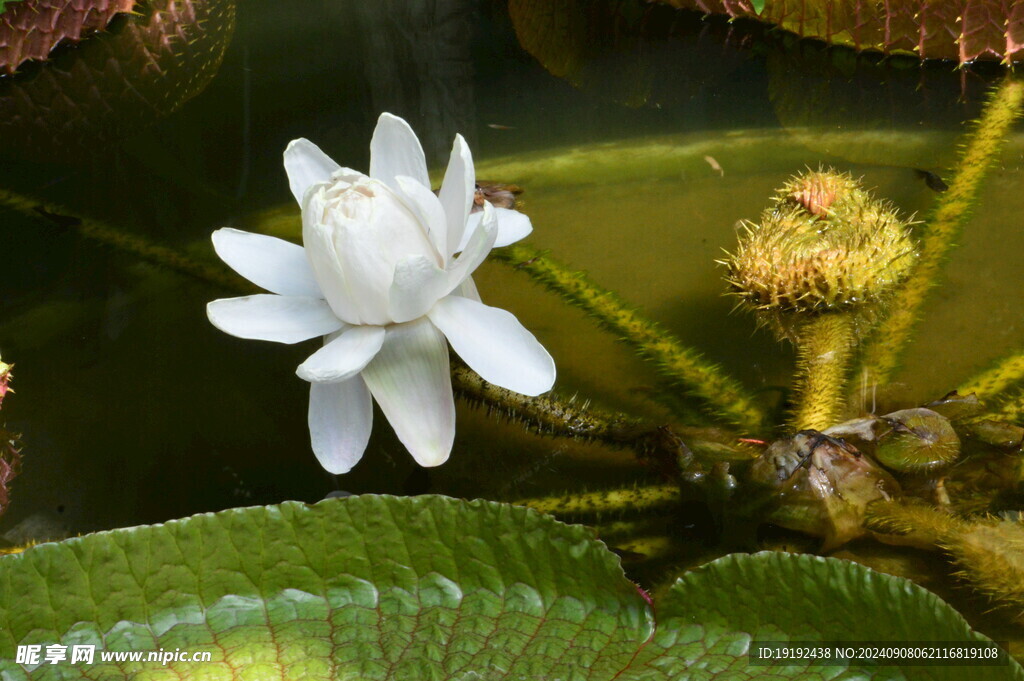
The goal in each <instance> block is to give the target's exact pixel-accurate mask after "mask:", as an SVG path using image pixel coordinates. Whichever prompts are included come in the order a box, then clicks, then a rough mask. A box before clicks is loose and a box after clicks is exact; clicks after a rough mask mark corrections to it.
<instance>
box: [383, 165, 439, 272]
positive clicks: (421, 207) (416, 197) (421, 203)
mask: <svg viewBox="0 0 1024 681" xmlns="http://www.w3.org/2000/svg"><path fill="white" fill-rule="evenodd" d="M395 180H396V181H397V182H398V186H399V187H401V191H400V192H399V195H400V196H401V197H402V198H403V199H405V200H406V202H407V203H408V206H409V209H410V210H412V212H413V213H414V214H415V215H416V217H417V218H419V220H420V223H421V224H422V225H423V227H424V228H425V229H426V231H427V236H428V237H430V243H431V244H433V245H434V248H435V249H436V250H437V253H438V256H439V259H443V262H447V259H448V256H449V255H450V254H449V253H448V246H447V243H448V225H447V221H446V219H445V213H444V208H442V207H441V201H440V200H438V198H437V196H435V195H434V192H432V191H430V189H429V188H428V187H424V186H423V185H422V184H420V183H419V182H417V181H416V180H414V179H412V178H411V177H408V176H406V175H399V176H398V177H397V178H395Z"/></svg>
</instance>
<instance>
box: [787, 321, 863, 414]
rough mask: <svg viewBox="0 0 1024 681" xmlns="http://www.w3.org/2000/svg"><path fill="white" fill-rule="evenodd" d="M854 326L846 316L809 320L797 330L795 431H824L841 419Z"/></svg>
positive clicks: (851, 352) (844, 402)
mask: <svg viewBox="0 0 1024 681" xmlns="http://www.w3.org/2000/svg"><path fill="white" fill-rule="evenodd" d="M854 330H855V324H854V321H853V318H852V317H851V316H850V315H849V314H845V313H826V314H822V315H819V316H817V317H815V318H813V319H810V320H808V321H806V322H804V324H803V325H802V326H801V327H800V329H799V330H798V331H797V341H796V345H797V379H796V391H797V400H796V408H795V409H794V411H793V417H792V419H791V425H792V426H793V427H794V428H795V429H796V430H806V429H811V428H813V429H814V430H824V429H826V428H828V427H829V426H832V425H835V424H836V423H839V422H840V420H842V417H843V415H844V414H843V412H844V410H845V404H846V376H847V371H848V369H849V364H850V358H851V356H852V354H853V346H854Z"/></svg>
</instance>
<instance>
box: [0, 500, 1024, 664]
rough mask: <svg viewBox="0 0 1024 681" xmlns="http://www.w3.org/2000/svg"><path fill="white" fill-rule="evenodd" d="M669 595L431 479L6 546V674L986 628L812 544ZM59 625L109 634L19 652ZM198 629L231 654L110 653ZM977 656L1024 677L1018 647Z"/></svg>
mask: <svg viewBox="0 0 1024 681" xmlns="http://www.w3.org/2000/svg"><path fill="white" fill-rule="evenodd" d="M657 610H658V614H659V619H660V623H659V624H658V626H657V630H656V631H655V626H654V610H653V609H652V608H651V607H650V606H649V605H648V603H647V602H646V600H645V599H644V597H643V596H642V594H641V593H640V592H639V591H638V590H637V588H636V587H635V585H633V584H632V583H631V582H630V581H629V580H627V579H626V578H625V577H624V576H623V573H622V570H621V568H620V566H619V562H618V559H617V557H616V556H615V555H614V554H612V553H611V552H609V551H608V550H607V548H606V547H605V546H604V544H602V543H601V542H600V541H597V540H596V539H595V538H594V537H593V534H592V533H591V532H590V531H589V530H587V529H586V528H583V527H580V526H571V525H564V524H562V523H559V522H557V521H555V520H554V519H553V518H551V517H549V516H545V515H542V514H540V513H537V512H535V511H531V510H528V509H525V508H521V507H515V506H509V505H505V504H497V503H491V502H484V501H474V502H464V501H459V500H454V499H448V498H444V497H431V496H427V497H417V498H397V497H386V496H362V497H351V498H347V499H332V500H329V501H325V502H322V503H320V504H316V505H314V506H308V505H305V504H300V503H291V502H289V503H285V504H282V505H280V506H269V507H257V508H247V509H235V510H230V511H224V512H222V513H217V514H204V515H199V516H194V517H192V518H188V519H185V520H180V521H173V522H169V523H166V524H163V525H156V526H150V527H137V528H129V529H124V530H116V531H112V532H104V533H99V534H94V535H90V536H86V537H81V538H76V539H70V540H67V541H64V542H61V543H58V544H44V545H40V546H37V547H34V548H32V549H29V550H28V551H26V552H25V553H24V554H21V555H17V556H8V557H5V558H3V559H0V678H2V679H5V680H7V679H10V680H14V679H27V678H31V679H79V678H83V677H88V678H102V679H127V678H133V679H164V678H167V679H180V678H189V679H203V680H211V681H212V680H219V679H260V680H273V679H356V678H358V679H416V680H419V679H439V680H440V679H467V680H468V679H492V678H493V679H555V678H560V679H579V680H581V681H582V680H590V679H620V680H629V679H637V680H639V679H645V680H650V681H657V680H665V681H667V680H668V679H679V678H684V676H681V674H684V671H685V678H709V679H710V678H722V679H725V678H739V677H737V676H736V675H735V671H736V670H739V669H744V670H746V673H747V674H750V675H755V673H756V672H758V671H762V672H763V671H771V673H773V674H775V675H776V678H853V676H856V674H857V673H858V672H857V671H856V670H854V669H848V668H846V667H817V668H813V670H812V669H811V668H803V669H800V668H793V667H787V668H784V669H771V670H768V669H767V668H754V667H751V668H750V669H747V655H746V652H747V648H748V645H749V642H750V641H751V640H752V639H756V640H766V639H768V638H771V639H774V640H779V639H785V638H792V639H800V640H827V639H835V638H840V639H845V640H856V639H873V640H878V639H886V640H893V641H899V640H908V639H915V640H921V639H935V640H986V639H984V637H982V636H980V635H978V634H975V633H973V632H971V631H970V629H969V628H968V626H967V624H966V623H965V622H964V620H963V619H962V618H961V617H960V616H959V615H958V614H956V612H954V611H953V610H952V609H951V608H950V607H949V606H948V605H946V604H945V603H943V602H942V601H941V600H939V599H938V598H937V597H936V596H934V595H932V594H930V593H928V592H927V591H925V590H923V589H921V588H919V587H916V586H914V585H913V584H911V583H909V582H907V581H905V580H902V579H898V578H894V577H889V576H886V575H882V574H879V573H875V572H872V571H870V570H868V569H866V568H864V567H861V566H859V565H856V564H853V563H847V562H844V561H838V560H833V559H822V558H815V557H810V556H790V555H786V554H755V555H752V556H747V555H737V556H730V557H726V558H724V559H721V560H718V561H715V562H714V563H711V564H709V565H707V566H704V567H702V568H700V569H699V570H696V571H693V572H691V573H687V574H686V575H684V576H683V577H682V578H681V579H680V580H679V581H678V582H677V583H676V584H675V585H674V586H673V587H672V588H671V589H670V591H669V592H668V594H667V596H666V597H665V599H664V600H663V601H662V602H661V603H659V604H658V608H657ZM55 644H60V645H64V646H69V652H70V649H71V648H70V647H72V646H75V645H95V646H97V652H96V656H95V659H94V662H93V664H84V663H79V664H75V665H72V664H71V663H70V662H69V661H67V660H65V661H61V662H58V663H56V664H48V663H45V662H44V661H43V662H42V663H41V664H29V665H24V666H23V665H20V664H17V663H16V661H15V659H16V653H17V648H18V646H19V645H22V646H23V645H40V646H42V653H43V654H44V655H45V651H46V648H47V646H52V645H55ZM179 649H180V651H186V652H188V653H189V654H191V653H194V652H201V651H208V652H210V653H211V660H210V661H209V662H191V661H187V662H186V661H170V662H168V663H167V664H161V663H160V662H156V661H154V662H146V661H121V662H117V663H114V662H103V661H102V660H101V653H103V652H107V653H109V652H111V651H121V652H143V653H148V652H149V651H160V650H163V651H178V650H179ZM686 670H688V671H686ZM812 671H813V675H811V674H812ZM963 671H964V668H957V667H947V668H941V667H939V668H933V667H917V668H913V667H908V668H907V669H906V670H903V671H902V672H901V674H902V675H901V676H893V677H892V678H907V679H939V678H949V679H953V678H962V672H963ZM821 674H824V676H820V675H821ZM970 674H971V678H972V680H983V679H1021V678H1024V675H1022V673H1021V669H1020V667H1018V666H1017V665H1016V664H1015V663H1011V666H1002V667H979V668H972V669H971V670H970Z"/></svg>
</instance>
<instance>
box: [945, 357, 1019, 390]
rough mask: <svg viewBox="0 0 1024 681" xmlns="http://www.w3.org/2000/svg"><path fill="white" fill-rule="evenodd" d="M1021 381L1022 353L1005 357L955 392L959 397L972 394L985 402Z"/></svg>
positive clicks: (964, 383)
mask: <svg viewBox="0 0 1024 681" xmlns="http://www.w3.org/2000/svg"><path fill="white" fill-rule="evenodd" d="M1021 380H1024V352H1018V353H1016V354H1013V355H1010V356H1009V357H1005V358H1003V359H1002V360H1000V361H999V363H997V364H996V365H994V366H992V367H991V368H989V369H986V370H985V371H982V372H981V373H979V374H977V375H975V376H972V377H971V378H970V379H968V380H966V381H964V382H963V383H962V384H961V385H960V387H959V388H957V392H958V393H960V394H961V395H970V394H971V393H974V394H975V395H977V396H978V399H979V400H982V401H986V400H990V399H992V398H993V397H996V396H997V395H999V394H1000V393H1001V392H1003V391H1004V390H1006V389H1007V388H1009V387H1010V386H1012V385H1013V384H1015V383H1018V382H1019V381H1021Z"/></svg>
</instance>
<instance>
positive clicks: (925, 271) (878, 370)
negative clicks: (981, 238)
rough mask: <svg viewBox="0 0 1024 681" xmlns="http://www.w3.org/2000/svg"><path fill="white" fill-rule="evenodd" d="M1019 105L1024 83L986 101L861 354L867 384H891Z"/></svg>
mask: <svg viewBox="0 0 1024 681" xmlns="http://www.w3.org/2000/svg"><path fill="white" fill-rule="evenodd" d="M1022 103H1024V82H1022V81H1020V80H1016V79H1014V77H1013V76H1010V75H1008V76H1007V77H1006V79H1005V80H1004V81H1003V83H1002V84H1001V85H1000V86H999V87H998V88H997V89H996V90H995V91H994V92H993V93H992V95H991V96H990V97H989V99H988V102H987V103H986V105H985V109H984V111H983V113H982V115H981V118H980V119H979V120H978V122H977V123H976V124H975V125H974V126H973V129H972V130H971V132H970V133H969V134H968V136H967V138H966V140H965V142H964V147H963V150H962V152H961V154H960V158H959V161H958V163H957V167H956V174H955V175H954V176H953V179H952V180H951V181H950V183H949V189H948V190H947V191H946V192H944V193H943V194H942V195H941V196H940V197H939V199H938V200H937V201H936V204H935V208H934V209H933V210H932V212H931V216H930V217H929V219H928V220H926V221H925V222H926V223H927V225H928V229H927V231H926V232H925V233H924V236H923V238H922V239H921V249H920V253H921V254H920V259H919V260H918V263H917V266H916V267H915V268H914V271H913V273H912V274H911V275H910V278H909V279H908V280H907V281H906V283H905V284H904V285H903V287H902V288H901V289H900V290H899V291H898V292H897V294H896V297H895V299H894V300H893V301H892V304H891V308H890V309H891V310H892V312H891V313H890V314H889V316H888V318H887V319H886V320H885V321H883V322H882V324H881V325H879V327H878V329H877V331H876V332H875V334H874V335H873V337H872V339H871V341H870V343H869V344H868V346H867V347H866V349H865V352H864V359H863V360H862V366H863V367H864V370H865V371H866V372H867V374H868V376H869V379H870V380H871V381H872V382H875V383H881V384H884V383H887V382H888V381H889V379H890V378H891V374H892V372H893V371H894V370H895V368H896V366H897V364H898V362H899V357H900V354H901V353H902V351H903V349H904V347H905V346H906V344H907V342H908V341H909V340H910V336H911V333H912V332H913V328H914V324H915V323H916V322H917V319H918V316H919V315H920V311H921V306H922V305H923V304H924V301H925V299H926V298H927V295H928V292H929V291H930V290H931V289H932V287H934V286H935V285H936V284H937V283H938V279H939V275H940V274H941V272H942V266H943V264H944V263H945V260H946V256H947V255H948V253H949V252H950V250H952V249H953V247H954V246H955V244H956V240H957V238H958V237H959V236H960V232H961V230H962V229H963V227H964V225H965V224H966V222H967V220H968V218H969V217H970V214H971V209H972V208H973V206H974V204H975V203H976V202H977V198H978V191H979V190H980V188H981V183H982V181H983V180H984V179H985V175H986V174H987V173H988V171H989V169H990V168H991V167H992V166H993V164H995V162H996V161H997V160H998V156H999V151H1000V149H1001V148H1002V146H1003V143H1004V142H1005V141H1006V137H1007V135H1008V134H1009V132H1010V129H1011V128H1012V126H1013V123H1014V121H1015V120H1016V119H1017V118H1018V117H1019V116H1020V114H1021V107H1022Z"/></svg>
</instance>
